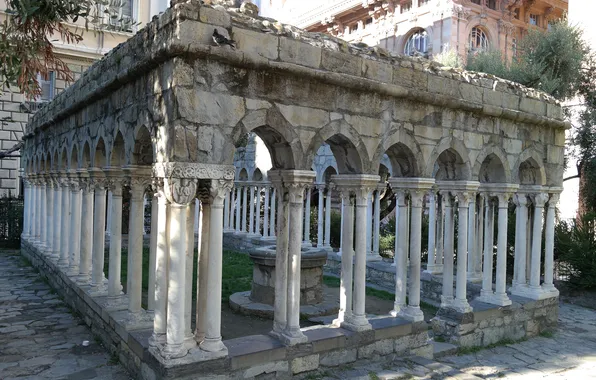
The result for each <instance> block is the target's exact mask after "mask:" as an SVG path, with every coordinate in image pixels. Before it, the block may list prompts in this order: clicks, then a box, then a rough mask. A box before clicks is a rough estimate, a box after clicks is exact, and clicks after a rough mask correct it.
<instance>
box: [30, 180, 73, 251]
mask: <svg viewBox="0 0 596 380" xmlns="http://www.w3.org/2000/svg"><path fill="white" fill-rule="evenodd" d="M67 186H68V185H67ZM44 194H45V180H44V179H43V174H40V175H38V176H37V198H36V203H37V211H38V212H37V218H36V219H35V240H36V241H37V247H38V248H39V249H40V250H41V251H43V250H44V249H45V247H44V245H43V235H44V232H45V228H44V223H43V218H44V217H45V213H44V207H43V204H44V202H45V197H44ZM67 195H69V194H68V192H67ZM67 214H68V212H67Z"/></svg>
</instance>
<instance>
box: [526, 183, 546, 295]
mask: <svg viewBox="0 0 596 380" xmlns="http://www.w3.org/2000/svg"><path fill="white" fill-rule="evenodd" d="M547 201H548V194H544V193H539V194H536V195H534V199H533V202H534V218H533V219H534V224H533V228H532V234H533V237H532V258H531V260H530V286H529V288H528V295H529V296H531V298H533V299H541V298H543V297H544V292H543V290H542V287H541V286H540V258H541V257H540V256H541V255H542V249H541V248H542V218H543V213H544V204H545V203H546V202H547Z"/></svg>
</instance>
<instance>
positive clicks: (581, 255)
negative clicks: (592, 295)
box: [555, 213, 596, 290]
mask: <svg viewBox="0 0 596 380" xmlns="http://www.w3.org/2000/svg"><path fill="white" fill-rule="evenodd" d="M555 250H556V254H557V256H558V260H559V261H561V262H562V263H563V265H561V266H560V267H559V274H560V275H562V276H565V277H567V278H568V280H567V281H568V284H569V285H570V286H571V287H572V288H576V289H588V290H591V289H596V214H595V213H588V214H586V215H584V216H583V217H581V218H580V219H579V221H577V222H576V223H564V222H563V223H560V224H559V225H558V226H557V227H556V229H555Z"/></svg>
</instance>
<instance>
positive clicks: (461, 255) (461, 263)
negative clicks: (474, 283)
mask: <svg viewBox="0 0 596 380" xmlns="http://www.w3.org/2000/svg"><path fill="white" fill-rule="evenodd" d="M471 196H472V195H471V194H470V193H469V192H467V191H459V192H458V193H457V205H458V228H457V232H458V239H457V272H456V280H455V281H456V287H455V300H454V301H453V308H454V309H456V310H457V311H460V312H462V313H467V312H470V311H472V308H471V307H470V305H469V304H468V300H467V294H466V291H467V261H468V257H467V256H468V212H469V203H470V198H471Z"/></svg>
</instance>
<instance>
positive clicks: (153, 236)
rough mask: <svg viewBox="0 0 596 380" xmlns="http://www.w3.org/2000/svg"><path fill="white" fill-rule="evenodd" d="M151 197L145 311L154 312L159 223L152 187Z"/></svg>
mask: <svg viewBox="0 0 596 380" xmlns="http://www.w3.org/2000/svg"><path fill="white" fill-rule="evenodd" d="M152 190H153V197H152V198H151V231H150V232H149V234H150V237H149V276H148V281H147V311H153V310H155V276H156V266H157V265H156V261H157V235H158V228H159V222H158V220H157V217H158V214H159V207H158V199H159V198H158V195H157V191H156V189H155V185H153V188H152Z"/></svg>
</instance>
